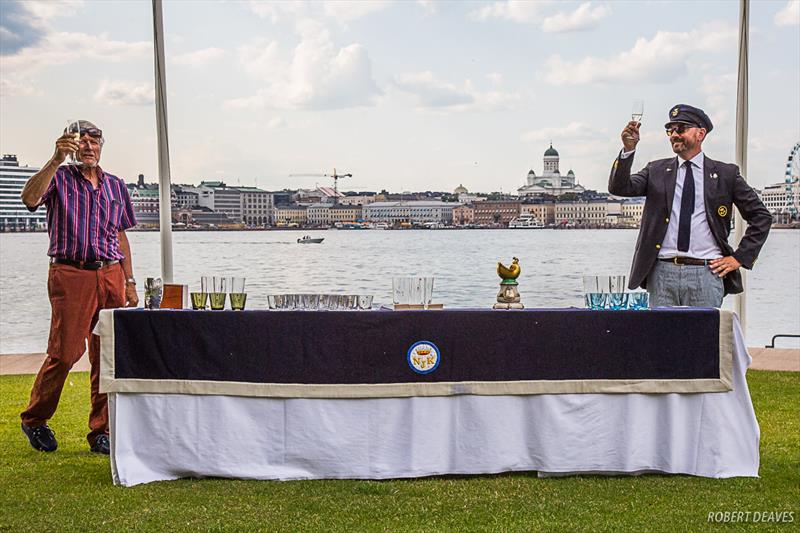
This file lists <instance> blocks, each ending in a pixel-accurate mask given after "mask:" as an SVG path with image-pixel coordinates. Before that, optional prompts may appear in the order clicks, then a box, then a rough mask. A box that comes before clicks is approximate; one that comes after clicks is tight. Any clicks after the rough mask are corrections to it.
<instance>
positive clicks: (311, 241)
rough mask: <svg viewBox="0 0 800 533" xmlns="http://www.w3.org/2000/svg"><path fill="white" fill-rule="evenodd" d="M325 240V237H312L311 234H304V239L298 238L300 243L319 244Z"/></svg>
mask: <svg viewBox="0 0 800 533" xmlns="http://www.w3.org/2000/svg"><path fill="white" fill-rule="evenodd" d="M324 240H325V237H313V238H312V237H311V236H310V235H306V236H304V237H303V238H302V239H297V243H298V244H319V243H321V242H322V241H324Z"/></svg>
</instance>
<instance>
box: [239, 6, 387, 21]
mask: <svg viewBox="0 0 800 533" xmlns="http://www.w3.org/2000/svg"><path fill="white" fill-rule="evenodd" d="M391 4H392V1H391V0H333V1H326V2H305V1H292V2H288V1H285V2H275V1H265V0H250V2H248V4H247V6H248V7H249V8H250V10H251V11H252V12H253V13H255V15H256V16H258V17H260V18H262V19H269V21H270V22H272V23H273V24H276V23H278V22H280V21H281V20H285V19H288V20H298V19H303V18H306V17H309V16H312V15H316V16H325V17H330V18H332V19H335V20H336V21H338V22H339V23H341V24H346V23H347V22H350V21H353V20H357V19H360V18H363V17H366V16H368V15H370V14H372V13H375V12H377V11H381V10H383V9H386V8H387V7H388V6H390V5H391Z"/></svg>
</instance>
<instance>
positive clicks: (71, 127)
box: [64, 120, 81, 165]
mask: <svg viewBox="0 0 800 533" xmlns="http://www.w3.org/2000/svg"><path fill="white" fill-rule="evenodd" d="M64 132H65V133H69V134H70V135H72V136H73V137H74V138H75V141H76V142H80V140H81V122H80V120H68V121H67V127H66V128H64ZM67 159H68V160H69V162H70V163H71V164H73V165H80V161H78V156H77V154H76V153H75V152H70V154H69V155H68V156H67Z"/></svg>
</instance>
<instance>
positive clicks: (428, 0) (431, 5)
mask: <svg viewBox="0 0 800 533" xmlns="http://www.w3.org/2000/svg"><path fill="white" fill-rule="evenodd" d="M417 5H418V6H419V7H420V8H422V10H423V11H424V12H425V14H426V15H435V14H436V13H438V12H439V6H438V5H436V2H434V1H433V0H417Z"/></svg>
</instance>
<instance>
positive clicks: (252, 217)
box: [236, 187, 274, 226]
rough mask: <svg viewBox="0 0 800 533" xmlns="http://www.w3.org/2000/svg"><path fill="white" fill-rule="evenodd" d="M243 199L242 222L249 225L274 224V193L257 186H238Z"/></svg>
mask: <svg viewBox="0 0 800 533" xmlns="http://www.w3.org/2000/svg"><path fill="white" fill-rule="evenodd" d="M236 188H237V189H239V193H240V197H241V201H242V222H244V223H245V224H247V225H248V226H266V225H270V224H272V222H273V221H272V220H271V215H272V208H273V207H274V203H273V196H272V193H270V192H268V191H265V190H262V189H259V188H257V187H236Z"/></svg>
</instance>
